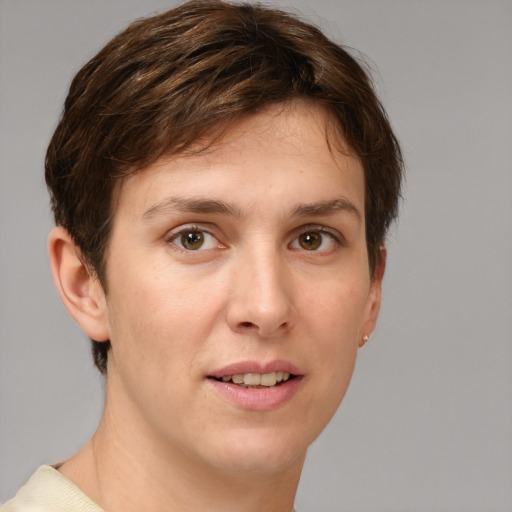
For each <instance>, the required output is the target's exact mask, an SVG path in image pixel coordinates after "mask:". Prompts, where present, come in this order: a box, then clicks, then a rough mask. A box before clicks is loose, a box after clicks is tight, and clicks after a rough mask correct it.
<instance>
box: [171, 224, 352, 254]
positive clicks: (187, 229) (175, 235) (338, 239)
mask: <svg viewBox="0 0 512 512" xmlns="http://www.w3.org/2000/svg"><path fill="white" fill-rule="evenodd" d="M190 233H199V234H202V235H203V236H204V235H205V234H206V235H207V236H208V237H211V238H212V239H214V240H215V241H216V247H206V248H203V245H204V244H201V245H200V246H199V247H198V248H197V249H196V250H194V249H188V248H186V247H183V245H179V244H178V243H176V241H177V240H179V239H180V237H182V236H183V235H187V234H190ZM308 234H320V236H321V244H324V242H325V240H324V237H325V236H327V237H328V238H330V239H331V240H332V243H333V244H335V245H336V246H337V247H344V246H345V245H346V241H345V238H344V237H343V235H342V234H341V233H340V232H338V231H334V230H331V229H328V228H326V227H325V226H322V225H316V224H315V225H306V226H301V227H300V228H299V229H298V230H297V231H296V235H295V236H294V238H293V240H292V242H291V243H290V244H289V246H290V247H291V248H292V249H294V250H299V251H300V250H302V251H305V252H311V253H314V252H325V251H328V250H329V249H323V250H322V249H321V250H318V249H317V248H315V249H306V248H304V247H293V246H294V244H300V237H301V236H303V235H308ZM166 241H167V242H168V243H170V244H172V245H173V246H174V247H175V248H177V249H178V250H181V251H185V252H200V251H204V250H209V249H214V248H224V247H225V246H224V245H223V244H222V243H221V242H220V241H219V240H218V238H217V237H216V236H215V235H213V234H212V233H211V232H210V231H209V230H207V229H205V228H204V227H200V226H197V225H189V226H183V227H180V228H179V230H178V231H173V232H172V233H170V234H169V235H168V236H167V237H166Z"/></svg>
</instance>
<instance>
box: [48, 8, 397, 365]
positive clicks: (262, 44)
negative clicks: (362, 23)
mask: <svg viewBox="0 0 512 512" xmlns="http://www.w3.org/2000/svg"><path fill="white" fill-rule="evenodd" d="M295 99H297V100H301V99H304V100H308V101H313V102H316V103H318V104H322V105H323V106H324V108H325V109H326V111H327V112H328V115H329V117H330V118H332V120H333V121H334V123H335V125H336V126H337V128H338V130H337V131H338V132H339V133H341V134H342V136H343V138H344V141H345V142H346V143H347V144H348V146H349V147H350V148H351V149H352V150H353V151H354V152H355V153H356V154H357V155H358V157H359V158H360V159H361V162H362V165H363V168H364V173H365V217H366V243H367V248H368V260H369V266H370V271H371V272H372V274H373V271H374V270H375V266H376V265H377V263H378V262H379V259H380V257H381V256H380V255H381V246H382V244H383V242H384V239H385V235H386V232H387V230H388V228H389V225H390V223H391V222H392V221H393V220H394V218H395V217H396V215H397V209H398V202H399V198H400V183H401V176H402V173H403V163H402V158H401V152H400V147H399V144H398V141H397V139H396V137H395V135H394V134H393V131H392V129H391V126H390V123H389V121H388V118H387V116H386V113H385V111H384V109H383V107H382V105H381V103H380V101H379V99H378V98H377V96H376V94H375V92H374V90H373V87H372V83H371V80H370V77H369V76H368V74H367V73H366V72H365V70H364V69H363V66H362V65H361V64H359V63H358V61H357V60H356V59H355V58H354V57H352V56H351V55H350V54H349V53H348V51H347V50H346V49H344V48H343V47H342V46H340V45H338V44H336V43H334V42H332V41H330V40H329V39H328V38H327V37H326V36H325V35H324V34H323V33H322V32H321V31H320V30H319V29H317V28H316V27H314V26H312V25H310V24H308V23H305V22H303V21H301V20H299V19H298V18H297V17H296V16H294V15H291V14H289V13H286V12H283V11H280V10H275V9H271V8H269V7H267V6H262V5H259V4H249V3H239V4H234V3H227V2H224V1H221V0H204V1H201V0H192V1H190V2H187V3H185V4H183V5H181V6H179V7H177V8H175V9H172V10H170V11H168V12H165V13H163V14H159V15H156V16H152V17H149V18H145V19H141V20H137V21H135V22H134V23H132V24H131V25H129V26H128V27H127V28H126V29H125V30H124V31H123V32H121V33H120V34H119V35H117V36H116V37H115V38H114V39H112V40H111V41H110V42H109V43H108V44H107V45H106V46H105V47H104V48H103V49H102V50H101V51H100V52H99V53H98V54H97V55H96V56H95V57H93V58H92V59H91V60H90V61H89V62H88V63H87V64H85V66H84V67H83V68H82V69H81V70H80V71H79V72H78V73H77V75H76V76H75V78H74V79H73V81H72V83H71V86H70V90H69V94H68V96H67V98H66V101H65V105H64V110H63V113H62V116H61V119H60V122H59V124H58V126H57V129H56V131H55V133H54V135H53V138H52V139H51V142H50V145H49V148H48V151H47V155H46V161H45V170H46V183H47V185H48V188H49V191H50V195H51V205H52V209H53V213H54V217H55V222H56V224H57V225H60V226H62V227H64V228H65V229H66V230H67V231H68V232H69V234H70V236H71V237H72V239H73V241H74V242H75V244H76V246H77V247H78V249H79V251H80V252H81V257H82V258H83V261H84V263H86V264H87V266H88V268H89V270H90V271H91V272H94V274H95V275H96V277H97V278H98V279H99V280H100V283H101V284H102V286H103V288H104V290H105V292H106V293H108V291H107V290H108V279H107V275H106V252H107V248H108V242H109V235H110V231H111V227H112V219H113V215H115V211H114V204H113V197H114V195H115V190H116V186H118V185H119V183H121V181H122V179H123V178H124V177H126V176H128V175H130V174H131V173H133V172H137V171H140V170H143V169H144V168H146V167H147V166H148V165H150V164H151V163H153V162H155V161H156V160H158V159H159V158H161V157H162V156H169V155H178V154H184V153H185V152H186V151H189V150H191V149H193V148H194V147H196V146H197V143H198V141H201V140H207V139H208V137H210V139H211V138H212V137H214V136H215V130H216V129H217V130H219V129H220V127H222V126H226V125H228V126H229V124H230V123H232V122H234V121H236V120H238V119H240V118H241V117H242V116H245V115H250V114H251V113H254V112H256V111H258V110H260V109H262V108H264V107H266V106H270V105H273V104H282V103H286V102H289V101H291V100H295ZM91 341H92V352H93V357H94V362H95V364H96V366H97V367H98V369H99V370H100V371H101V372H102V373H105V372H106V368H107V358H108V349H109V345H110V344H109V342H97V341H94V340H91Z"/></svg>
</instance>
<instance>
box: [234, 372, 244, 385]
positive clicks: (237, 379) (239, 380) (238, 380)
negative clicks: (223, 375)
mask: <svg viewBox="0 0 512 512" xmlns="http://www.w3.org/2000/svg"><path fill="white" fill-rule="evenodd" d="M231 380H232V381H233V382H234V383H235V384H242V383H243V382H244V376H243V375H240V374H237V375H233V376H232V377H231Z"/></svg>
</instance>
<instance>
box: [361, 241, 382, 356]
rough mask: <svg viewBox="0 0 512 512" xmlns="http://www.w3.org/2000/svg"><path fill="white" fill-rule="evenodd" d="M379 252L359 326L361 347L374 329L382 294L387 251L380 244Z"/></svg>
mask: <svg viewBox="0 0 512 512" xmlns="http://www.w3.org/2000/svg"><path fill="white" fill-rule="evenodd" d="M379 252H380V259H379V261H378V262H377V265H376V266H375V271H374V272H373V276H372V281H371V283H370V291H369V293H368V300H367V303H366V311H365V314H364V321H363V325H362V326H361V338H360V340H359V347H362V346H363V345H364V344H365V343H366V341H367V340H368V338H369V337H370V335H371V334H372V332H373V331H374V330H375V326H376V325H377V318H378V317H379V311H380V303H381V296H382V279H383V278H384V270H385V269H386V257H387V251H386V248H385V247H384V246H381V247H379Z"/></svg>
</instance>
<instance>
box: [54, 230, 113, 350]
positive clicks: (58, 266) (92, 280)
mask: <svg viewBox="0 0 512 512" xmlns="http://www.w3.org/2000/svg"><path fill="white" fill-rule="evenodd" d="M48 253H49V258H50V265H51V269H52V274H53V280H54V282H55V286H56V287H57V291H58V293H59V295H60V298H61V300H62V302H63V303H64V306H66V309H67V310H68V311H69V314H70V315H71V316H72V317H73V319H74V320H75V321H76V322H77V323H78V325H80V327H81V328H82V329H83V331H84V332H85V333H86V334H87V336H89V337H90V338H92V339H94V340H96V341H106V340H108V339H109V333H108V326H107V321H106V320H107V317H106V301H105V294H104V292H103V288H102V286H101V284H100V282H99V281H98V279H97V277H96V276H95V275H91V272H90V270H89V269H88V268H87V266H86V265H85V264H84V262H83V261H82V260H81V258H80V256H79V254H80V251H79V249H78V248H77V247H76V245H75V243H74V242H73V239H72V238H71V236H70V235H69V233H68V232H67V231H66V230H65V229H64V228H62V227H60V226H58V227H56V228H54V229H53V230H52V231H51V233H50V235H49V237H48Z"/></svg>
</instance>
